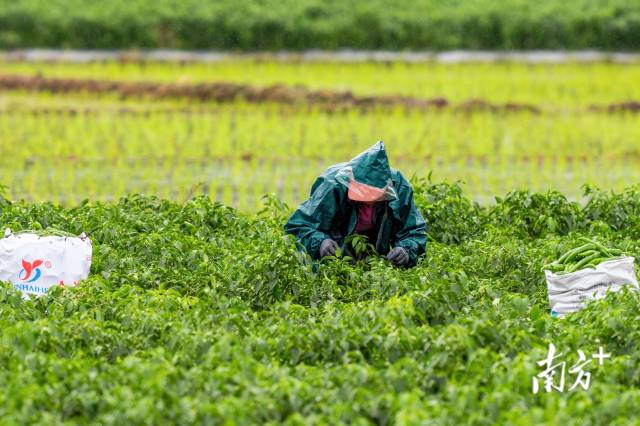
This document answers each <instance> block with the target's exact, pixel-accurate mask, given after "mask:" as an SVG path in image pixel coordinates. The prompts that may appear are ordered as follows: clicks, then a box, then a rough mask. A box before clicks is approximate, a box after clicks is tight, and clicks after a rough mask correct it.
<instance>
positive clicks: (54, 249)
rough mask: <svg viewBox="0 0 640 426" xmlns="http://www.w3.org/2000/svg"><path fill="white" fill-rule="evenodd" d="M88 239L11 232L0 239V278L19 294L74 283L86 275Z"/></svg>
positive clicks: (39, 292) (73, 284)
mask: <svg viewBox="0 0 640 426" xmlns="http://www.w3.org/2000/svg"><path fill="white" fill-rule="evenodd" d="M91 256H92V247H91V240H90V239H89V238H88V237H85V236H84V235H83V236H82V237H61V236H39V235H36V234H33V233H20V234H11V233H10V232H7V234H6V236H5V237H4V238H0V281H7V282H10V283H12V284H13V285H14V286H15V288H16V289H18V290H20V291H21V292H22V293H23V295H25V296H26V297H28V295H36V296H42V295H44V294H46V293H47V292H48V291H49V289H50V288H51V287H52V286H57V285H59V286H75V285H76V284H78V282H80V281H81V280H83V279H85V278H87V276H89V269H90V268H91Z"/></svg>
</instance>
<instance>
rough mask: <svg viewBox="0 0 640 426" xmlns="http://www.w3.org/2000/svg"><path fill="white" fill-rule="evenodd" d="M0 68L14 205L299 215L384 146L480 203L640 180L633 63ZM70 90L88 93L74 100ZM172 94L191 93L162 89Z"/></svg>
mask: <svg viewBox="0 0 640 426" xmlns="http://www.w3.org/2000/svg"><path fill="white" fill-rule="evenodd" d="M0 69H1V70H2V72H0V85H2V84H3V83H2V80H1V79H2V77H7V76H10V77H13V78H16V77H20V78H28V79H31V80H25V81H26V83H25V82H24V81H20V84H18V85H17V86H16V85H14V86H12V87H8V86H6V84H5V87H3V91H2V94H1V95H0V149H1V150H2V153H3V155H2V157H0V166H1V167H0V182H2V183H3V184H5V185H7V186H8V187H9V193H10V195H11V196H12V198H14V199H20V198H24V199H27V200H52V201H56V202H61V203H64V204H75V203H78V202H80V201H81V200H82V199H84V198H89V199H92V200H111V199H114V198H117V197H119V196H122V195H124V194H127V193H130V192H141V193H145V194H154V195H159V196H162V197H168V198H172V199H184V198H187V197H189V196H191V195H194V194H201V193H205V194H208V195H210V196H211V197H213V198H214V199H216V200H219V201H222V202H224V203H227V204H231V205H233V206H236V207H238V208H240V209H243V210H248V211H251V210H254V209H255V208H256V207H257V205H258V204H259V202H260V198H261V196H262V195H264V194H266V193H269V192H275V193H277V194H278V195H279V196H280V197H282V198H283V199H284V200H285V201H286V202H288V203H290V204H292V205H293V204H295V203H297V202H300V201H301V200H303V199H304V198H305V197H306V196H307V193H308V189H309V187H310V185H311V183H312V182H313V179H314V178H315V177H316V175H317V174H319V173H320V172H321V171H322V170H323V169H324V168H325V167H327V166H328V165H330V164H332V163H335V162H339V161H345V160H347V159H349V158H351V157H352V156H353V155H355V154H357V153H358V152H360V151H361V150H363V149H364V148H366V147H368V146H369V145H371V144H373V143H374V142H375V141H376V140H378V139H382V140H384V141H385V142H386V143H387V145H388V148H389V152H390V155H391V161H392V165H393V166H395V167H397V168H399V169H400V170H401V171H403V173H404V174H405V175H407V176H408V177H409V176H413V175H416V176H419V177H425V176H427V175H428V174H429V173H433V176H434V178H436V179H438V180H440V179H446V180H450V181H454V180H462V181H464V182H465V183H466V190H467V192H468V193H469V194H470V195H471V196H472V197H473V198H474V199H476V200H478V201H480V202H483V203H487V202H489V203H490V202H492V200H493V196H494V195H502V194H504V193H506V192H507V191H509V190H512V189H516V188H528V189H531V190H534V191H543V190H546V189H551V188H552V189H559V190H561V191H563V192H564V193H566V194H567V195H568V196H569V197H571V198H574V199H579V198H580V195H581V186H582V185H583V184H585V183H590V184H594V185H598V186H601V187H605V188H612V189H621V188H623V187H625V186H628V185H630V184H632V183H635V182H637V180H638V178H639V177H640V167H639V166H640V143H639V141H640V120H639V117H638V109H639V105H638V104H637V103H636V102H635V101H634V100H637V99H640V94H639V93H638V92H639V91H640V84H636V82H640V64H639V63H635V62H632V63H612V62H593V63H575V62H568V63H559V64H531V63H520V62H495V63H461V64H442V63H437V62H419V63H407V62H401V61H398V62H371V61H367V62H364V63H359V62H355V63H345V62H337V61H334V62H305V61H302V62H293V61H282V60H275V59H271V60H269V59H265V58H261V59H255V58H254V59H251V58H246V57H243V58H239V59H234V60H224V61H220V62H216V63H206V64H204V63H173V62H149V61H142V62H118V61H95V62H91V63H66V62H51V61H47V62H38V61H36V62H26V61H10V60H5V61H4V62H2V63H1V64H0ZM68 80H73V81H80V82H84V83H87V84H84V83H83V84H84V86H81V87H80V88H77V87H69V86H68V84H67V83H66V82H67V81H68ZM34 81H35V83H37V84H35V85H33V84H31V83H33V82H34ZM42 81H45V82H46V85H45V87H42V84H40V83H41V82H42ZM39 82H40V83H39ZM105 82H136V84H137V83H138V82H144V83H145V84H146V86H144V87H143V89H144V90H137V89H140V88H138V87H136V88H135V89H136V90H133V89H131V88H130V87H125V88H118V87H116V88H113V87H106V88H105V87H103V86H100V85H101V84H103V85H104V83H105ZM213 82H215V83H216V84H218V85H220V84H223V85H224V84H227V83H234V84H238V85H241V86H238V87H240V88H241V89H242V90H253V89H254V88H255V89H264V88H266V91H265V93H262V94H261V95H260V96H254V98H250V99H245V97H243V93H245V92H242V91H240V92H238V93H239V94H238V95H237V96H236V95H233V96H231V95H229V93H227V92H228V91H229V90H231V92H232V94H233V93H236V92H237V91H238V90H240V89H238V88H237V87H236V86H233V87H232V88H231V89H229V90H227V92H224V93H222V95H220V93H219V92H214V93H213V95H211V94H210V93H209V92H207V93H206V95H207V96H209V95H211V96H210V97H204V98H202V97H201V95H199V94H198V90H197V89H198V88H199V87H200V85H201V84H202V83H213ZM7 84H8V83H7ZM167 85H170V86H179V87H188V88H189V87H190V88H193V89H194V93H192V92H186V93H182V92H180V93H173V92H167V91H166V90H165V89H164V88H165V87H166V86H167ZM216 87H217V86H216ZM234 87H235V88H234ZM223 88H224V86H223ZM246 88H249V89H246ZM212 90H213V89H212ZM215 90H218V89H215ZM234 90H235V91H236V92H234ZM287 90H291V91H293V92H292V94H288V92H286V91H287ZM300 90H302V91H303V92H302V93H303V95H302V97H300V95H299V93H298V91H300ZM305 90H307V91H312V95H309V96H308V95H306V94H304V93H306V92H304V91H305ZM283 93H284V94H283ZM353 99H355V101H354V100H353Z"/></svg>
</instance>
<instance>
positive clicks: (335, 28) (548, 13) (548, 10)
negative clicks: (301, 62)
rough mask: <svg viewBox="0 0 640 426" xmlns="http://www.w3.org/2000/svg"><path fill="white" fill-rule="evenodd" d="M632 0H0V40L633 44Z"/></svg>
mask: <svg viewBox="0 0 640 426" xmlns="http://www.w3.org/2000/svg"><path fill="white" fill-rule="evenodd" d="M639 16H640V5H639V4H638V2H637V1H634V0H574V1H572V2H567V1H562V0H540V1H537V2H530V1H527V0H504V1H500V2H497V1H493V0H474V1H456V0H413V1H409V0H393V1H383V0H368V1H364V0H348V1H345V0H330V1H317V0H244V1H242V2H236V1H231V0H216V1H213V0H206V1H202V0H182V1H175V0H172V1H162V2H157V1H151V0H103V1H101V2H86V1H83V0H58V1H54V2H52V1H48V0H21V1H14V0H1V1H0V48H3V49H7V48H16V47H34V46H38V47H54V48H78V49H87V48H89V49H96V48H97V49H123V48H124V49H128V48H133V47H137V48H157V47H163V48H172V49H226V50H281V49H313V48H320V49H337V48H341V47H351V48H354V49H389V50H402V49H418V50H421V49H435V50H442V49H449V50H451V49H594V48H596V49H606V50H625V49H637V47H638V45H639V44H640V31H639V22H640V21H639V19H638V17H639Z"/></svg>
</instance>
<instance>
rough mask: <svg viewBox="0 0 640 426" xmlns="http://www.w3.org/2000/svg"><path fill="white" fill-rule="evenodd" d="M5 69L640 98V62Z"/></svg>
mask: <svg viewBox="0 0 640 426" xmlns="http://www.w3.org/2000/svg"><path fill="white" fill-rule="evenodd" d="M0 72H1V73H2V74H21V75H41V76H44V77H56V78H91V79H97V80H118V81H151V82H153V81H157V82H177V83H200V82H212V81H215V82H219V81H224V82H232V83H241V84H249V85H252V86H258V87H261V86H267V85H274V84H284V85H288V86H295V85H304V86H305V87H308V88H311V89H326V90H333V91H352V92H354V93H356V94H359V95H389V94H399V95H405V96H412V97H419V98H445V99H447V100H449V101H451V102H454V103H457V102H463V101H466V100H468V99H475V98H477V99H484V100H487V101H491V102H521V103H530V104H534V105H540V106H542V107H545V106H551V107H556V108H564V107H586V106H589V105H591V104H608V103H615V102H619V101H623V100H633V99H635V100H639V99H640V84H638V82H639V81H640V63H629V64H617V63H606V62H598V63H590V64H580V63H564V64H544V63H542V64H526V63H514V62H502V63H468V64H441V63H432V62H425V63H406V62H390V63H340V62H292V61H283V62H280V61H274V60H266V61H259V60H227V61H221V62H217V63H209V64H206V63H190V64H179V63H160V62H148V63H119V62H92V63H87V64H77V63H76V64H74V63H65V62H35V63H30V62H11V61H7V62H0Z"/></svg>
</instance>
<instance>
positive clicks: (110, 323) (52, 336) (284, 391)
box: [0, 0, 640, 426]
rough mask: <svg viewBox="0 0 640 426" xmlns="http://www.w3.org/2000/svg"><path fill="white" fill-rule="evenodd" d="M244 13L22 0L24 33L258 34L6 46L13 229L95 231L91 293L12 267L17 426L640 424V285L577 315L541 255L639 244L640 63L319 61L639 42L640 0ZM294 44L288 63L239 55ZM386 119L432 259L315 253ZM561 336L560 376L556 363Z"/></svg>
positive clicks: (4, 127) (2, 35)
mask: <svg viewBox="0 0 640 426" xmlns="http://www.w3.org/2000/svg"><path fill="white" fill-rule="evenodd" d="M244 6H246V7H238V4H237V2H231V1H216V2H210V1H198V2H196V1H195V0H185V1H180V2H176V1H166V2H150V1H148V0H131V1H123V0H107V1H103V2H95V4H93V3H91V4H90V3H89V2H81V1H80V0H64V1H54V2H50V1H47V2H45V1H43V0H21V1H16V2H14V1H8V0H0V49H7V48H14V47H16V48H21V47H31V48H34V47H49V46H51V47H54V48H101V49H111V48H125V49H136V48H149V47H150V48H154V47H163V48H170V49H173V48H176V49H181V48H182V49H212V48H226V49H234V50H233V52H229V55H228V56H224V58H222V59H218V60H216V61H214V62H198V61H189V60H175V58H174V59H173V60H150V59H148V58H149V57H148V56H144V54H143V55H140V52H136V51H133V52H131V51H126V52H116V53H117V54H118V56H117V57H118V58H119V59H116V60H110V59H94V60H89V61H88V62H81V63H79V62H73V61H65V60H34V59H33V56H29V55H30V54H29V52H26V53H25V52H0V226H1V227H0V229H2V230H4V229H6V228H10V229H11V230H13V231H14V232H18V231H23V230H30V231H32V232H36V233H38V234H42V235H46V234H48V233H54V234H60V231H62V232H66V233H72V234H76V235H77V234H80V233H81V232H85V233H86V234H87V235H88V236H89V238H90V239H91V241H92V247H93V257H92V264H91V269H90V273H89V277H88V278H87V279H86V280H84V281H82V282H81V283H80V284H79V285H77V286H75V287H68V286H67V287H65V288H62V287H58V286H55V287H52V288H51V290H50V291H49V292H48V293H47V294H46V295H44V296H43V297H40V298H33V299H24V298H23V297H22V295H21V294H20V293H19V292H18V291H17V290H16V287H14V286H13V285H11V284H10V283H3V282H2V283H0V383H2V385H0V388H1V389H2V392H0V425H5V424H6V425H23V424H39V425H85V424H90V425H94V424H96V425H156V424H176V425H191V424H193V425H253V424H268V425H278V424H286V425H341V424H345V425H380V426H386V425H401V426H413V425H455V426H457V425H474V426H475V425H478V426H485V425H486V426H489V425H518V426H528V425H549V426H553V425H559V424H561V425H572V426H573V425H576V426H578V425H594V426H595V425H635V424H640V415H639V414H638V409H637V407H638V406H639V404H640V391H639V390H638V389H640V373H639V371H640V370H639V369H638V365H640V364H639V362H640V355H639V354H640V351H639V350H638V342H639V341H640V340H639V337H640V321H638V318H637V316H638V315H637V312H638V310H639V308H640V297H639V295H638V292H634V291H631V290H628V289H627V288H625V289H624V290H622V291H620V292H617V293H613V294H608V295H606V297H605V298H604V299H603V300H599V301H597V302H593V303H588V304H587V306H586V307H585V309H583V310H581V311H579V312H575V313H572V314H568V315H566V316H565V317H562V318H556V317H554V314H555V313H552V312H550V302H549V294H548V290H547V283H546V281H545V274H544V272H543V269H550V268H552V269H553V270H554V271H555V272H557V273H558V274H562V273H564V272H569V271H571V270H576V269H578V268H579V267H582V266H585V265H586V266H589V264H588V262H596V260H598V262H600V261H601V260H602V259H603V258H605V257H606V258H611V257H613V256H618V255H620V256H622V254H624V255H627V256H629V257H633V258H634V259H635V260H636V261H637V260H640V242H639V241H640V185H639V184H638V183H639V181H640V84H638V83H639V82H640V60H639V59H638V57H637V55H636V56H635V57H634V55H633V54H631V55H627V56H624V55H622V56H615V58H614V56H613V55H610V56H609V59H610V60H590V61H587V62H580V61H571V60H568V61H562V60H560V61H559V62H558V63H548V62H544V61H543V62H537V63H536V62H527V61H518V60H497V61H494V62H489V61H481V60H476V61H464V62H460V63H447V62H446V61H442V60H441V59H437V58H434V59H432V60H418V61H415V60H411V61H409V60H404V61H403V60H396V59H389V60H380V59H376V60H364V61H363V60H353V61H351V60H348V59H349V58H348V55H349V54H348V53H347V54H346V56H343V57H342V58H343V59H345V58H346V59H347V60H338V59H336V58H337V57H334V59H327V58H324V59H322V60H317V59H316V60H308V58H307V60H305V59H304V55H299V52H297V53H296V52H295V51H296V49H304V48H308V47H312V48H329V49H332V48H339V47H352V48H370V49H391V50H394V51H396V52H399V51H402V52H409V51H411V50H414V49H417V50H422V49H431V50H437V49H449V48H451V49H498V50H499V49H513V48H523V49H543V48H551V49H556V48H569V49H570V48H599V49H603V50H621V51H624V50H627V53H629V51H631V52H633V51H635V50H637V46H638V45H639V44H638V41H639V40H640V30H639V29H640V26H639V22H640V18H639V16H640V15H638V13H640V4H639V3H638V1H626V0H625V1H623V0H614V1H604V0H578V1H576V2H573V3H571V2H566V1H559V0H544V1H542V2H529V1H525V0H507V1H504V2H495V1H492V0H477V1H468V2H462V1H436V0H418V1H415V2H408V1H406V0H394V1H391V2H382V1H378V0H374V1H371V2H363V1H360V0H354V1H347V2H338V1H316V0H301V1H291V0H287V1H282V2H276V1H273V0H265V1H262V0H260V1H257V0H255V1H253V0H249V1H247V2H245V4H244ZM281 48H286V49H288V50H292V51H294V54H293V55H290V56H286V55H283V56H279V55H278V54H273V52H272V53H266V52H264V51H258V52H254V53H251V54H239V52H240V51H244V50H249V51H255V50H261V49H265V50H274V49H276V50H277V49H281ZM49 53H50V52H49ZM49 53H47V54H49ZM67 53H70V55H69V56H68V57H74V52H62V51H56V52H53V54H52V57H55V56H56V55H58V56H59V57H60V58H63V57H65V54H67ZM84 53H87V52H84ZM103 53H104V52H103ZM112 53H113V52H112ZM160 53H162V52H160ZM164 53H167V52H164ZM378 53H379V52H378ZM40 54H42V51H40ZM75 54H77V52H75ZM92 54H95V55H96V56H95V57H99V56H100V52H88V56H85V59H86V58H90V56H91V55H92ZM296 55H299V56H296ZM35 56H37V55H35ZM169 56H170V55H169ZM356 56H357V55H356ZM561 56H562V54H560V57H561ZM587 56H588V55H587ZM503 57H504V56H503ZM621 58H622V59H624V60H622V59H621ZM634 58H635V59H634ZM76 60H77V57H76ZM378 140H383V141H384V142H385V146H386V149H387V151H388V153H389V159H390V162H391V165H392V167H395V168H397V169H399V170H400V171H401V172H402V173H403V174H404V176H406V177H407V178H408V179H410V180H411V183H412V186H413V194H414V199H415V204H416V207H417V208H418V209H419V210H420V212H421V213H422V215H423V216H424V218H425V220H426V222H427V234H428V242H427V248H426V254H424V255H423V256H422V257H420V259H419V260H418V263H417V266H416V267H415V268H411V269H405V268H396V267H392V266H391V265H390V264H389V261H387V260H386V259H384V258H382V257H380V256H369V257H368V258H366V259H364V260H361V261H358V262H355V261H353V260H352V259H349V258H344V257H341V256H338V257H333V256H329V257H327V258H324V259H323V260H322V261H318V262H312V261H311V259H310V257H309V256H307V255H305V254H304V253H303V252H302V251H300V250H299V247H298V246H297V245H296V243H295V241H294V239H293V238H292V237H291V236H287V235H285V234H284V229H283V226H284V224H285V222H286V220H287V218H288V217H289V216H290V214H291V213H292V211H293V209H294V208H295V207H296V206H297V205H298V203H300V202H301V201H303V200H305V199H306V198H307V197H308V194H309V191H310V188H311V185H312V183H313V182H314V179H315V178H316V177H317V176H318V175H319V174H320V173H321V172H322V171H323V170H324V169H325V168H326V167H328V166H329V165H331V164H334V163H336V162H341V161H346V160H349V159H350V158H352V157H353V156H354V155H356V154H358V153H360V152H361V151H363V150H364V149H366V148H368V147H370V146H371V145H372V144H374V142H376V141H378ZM585 238H589V239H592V240H594V241H595V242H590V243H589V245H585V244H584V241H585ZM5 241H8V240H5ZM585 246H586V248H585ZM570 250H571V251H570ZM5 251H6V250H5ZM578 253H580V255H581V256H584V258H582V257H579V256H578ZM10 255H11V254H9V256H8V257H10ZM563 255H564V256H563ZM3 256H4V257H3ZM6 258H7V255H6V253H4V254H3V253H0V273H4V272H5V271H4V269H7V268H8V267H7V266H6V264H7V263H8V262H7V260H6ZM86 259H89V257H87V258H86ZM626 261H629V264H630V260H629V259H626ZM31 262H32V263H29V262H27V261H26V260H25V259H23V260H22V265H23V268H24V271H26V270H27V269H28V268H31V267H33V268H35V267H36V266H34V265H35V264H36V260H32V261H31ZM17 263H19V262H17ZM38 264H42V265H45V266H43V267H45V268H46V262H44V263H43V262H42V260H40V262H39V263H38ZM29 265H31V266H29ZM49 265H50V266H51V262H49ZM13 267H15V265H13ZM3 268H4V269H3ZM30 270H31V269H30ZM11 272H12V273H13V274H14V275H12V276H13V277H15V276H16V275H17V276H18V278H19V279H20V280H23V281H24V280H26V279H27V278H26V276H25V277H24V279H23V277H21V274H22V272H20V273H17V274H16V273H15V272H14V271H11ZM29 273H30V272H29ZM38 274H40V272H38ZM38 276H39V275H38ZM625 279H626V278H625ZM56 282H57V280H56ZM556 306H557V305H556ZM550 344H554V345H555V346H556V347H557V349H558V352H557V354H558V359H557V360H556V361H555V362H564V363H565V364H566V371H565V370H562V371H563V374H565V380H566V383H565V384H564V386H563V388H562V392H559V391H552V392H547V391H546V390H547V389H545V387H546V386H545V385H546V383H544V382H543V380H544V379H542V378H541V377H542V376H540V374H542V373H543V372H544V367H542V364H541V362H542V361H544V360H545V359H546V357H547V356H548V353H549V352H548V351H549V345H550ZM600 350H602V351H604V352H606V353H607V354H608V356H609V358H607V359H606V360H605V362H603V363H602V364H600V363H597V362H595V358H593V355H595V354H596V353H598V352H599V351H600ZM581 351H583V352H581ZM583 355H585V356H586V357H588V360H589V362H590V364H588V365H586V367H585V368H584V372H587V373H588V374H589V376H588V378H589V380H590V382H589V383H588V385H587V386H584V383H582V384H580V380H583V381H584V379H585V376H580V375H579V374H578V373H576V368H575V365H576V364H577V363H580V362H582V360H583ZM563 365H564V364H563ZM559 371H560V370H556V373H557V374H559ZM578 371H579V369H578ZM538 378H540V381H541V382H540V383H538V382H537V381H536V380H537V379H538ZM552 378H553V379H554V380H555V379H558V380H559V377H558V376H555V377H552ZM536 384H539V386H538V388H536V386H535V385H536ZM555 384H556V385H557V384H558V383H557V381H556V383H555ZM577 384H580V386H577V387H576V385H577ZM572 385H573V386H572ZM549 390H551V389H549Z"/></svg>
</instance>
